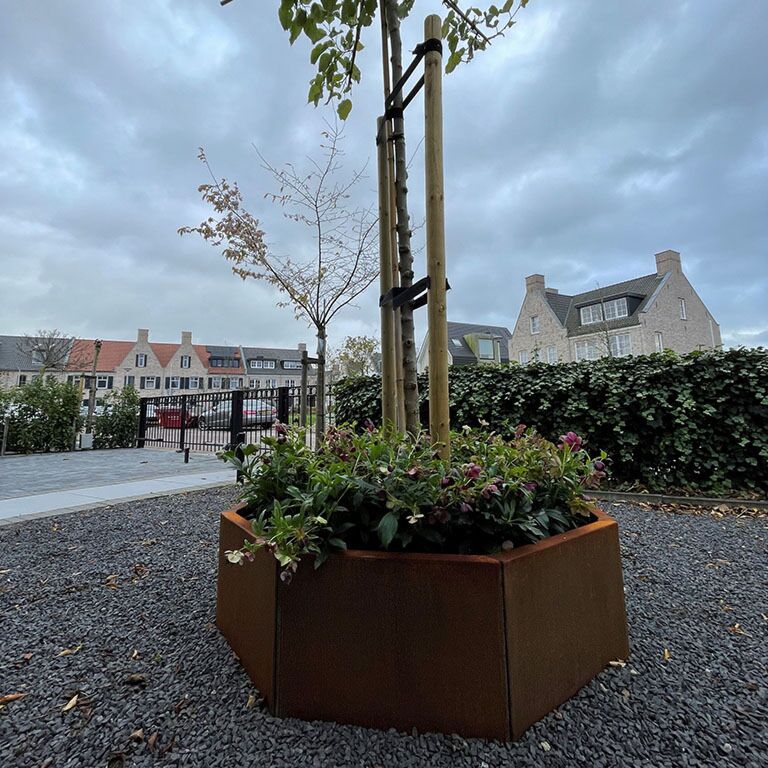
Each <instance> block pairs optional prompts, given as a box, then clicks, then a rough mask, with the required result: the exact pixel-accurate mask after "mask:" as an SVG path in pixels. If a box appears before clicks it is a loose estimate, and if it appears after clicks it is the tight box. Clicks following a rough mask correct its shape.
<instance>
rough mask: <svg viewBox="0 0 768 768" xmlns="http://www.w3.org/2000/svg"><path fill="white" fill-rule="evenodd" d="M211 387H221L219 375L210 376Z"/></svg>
mask: <svg viewBox="0 0 768 768" xmlns="http://www.w3.org/2000/svg"><path fill="white" fill-rule="evenodd" d="M211 389H221V376H211Z"/></svg>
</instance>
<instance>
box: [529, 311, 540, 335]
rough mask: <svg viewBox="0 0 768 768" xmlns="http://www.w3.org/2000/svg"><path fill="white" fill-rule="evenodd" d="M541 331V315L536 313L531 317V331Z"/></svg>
mask: <svg viewBox="0 0 768 768" xmlns="http://www.w3.org/2000/svg"><path fill="white" fill-rule="evenodd" d="M540 331H541V323H540V322H539V316H538V315H534V316H533V317H532V318H531V333H539V332H540Z"/></svg>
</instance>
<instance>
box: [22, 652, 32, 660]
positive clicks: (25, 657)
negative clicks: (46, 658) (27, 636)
mask: <svg viewBox="0 0 768 768" xmlns="http://www.w3.org/2000/svg"><path fill="white" fill-rule="evenodd" d="M34 655H35V654H34V653H22V654H21V658H22V659H24V661H29V660H30V659H31V658H32V657H33V656H34Z"/></svg>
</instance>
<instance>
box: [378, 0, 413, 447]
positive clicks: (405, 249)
mask: <svg viewBox="0 0 768 768" xmlns="http://www.w3.org/2000/svg"><path fill="white" fill-rule="evenodd" d="M386 9H387V29H388V31H389V44H390V51H391V59H390V60H391V62H392V84H393V87H394V85H395V84H396V83H397V81H398V80H399V79H400V78H401V77H402V74H403V43H402V40H401V38H400V17H399V16H398V15H397V3H396V2H395V0H386ZM394 106H395V107H401V108H402V106H403V94H402V91H401V92H400V93H398V94H397V96H395V98H394ZM393 124H394V125H393V127H394V136H395V207H396V209H397V252H398V255H399V265H400V285H401V286H402V287H403V288H409V287H410V286H411V285H413V254H412V252H411V222H410V216H409V215H408V168H407V166H408V158H407V156H406V151H405V122H404V120H403V118H402V116H400V117H395V118H394V120H393ZM400 326H401V329H402V340H403V343H402V347H403V380H404V381H403V390H404V393H403V394H404V400H405V429H406V431H408V432H410V433H411V434H413V435H415V434H416V433H417V432H418V431H419V429H420V428H421V424H420V422H419V388H418V383H417V380H416V342H415V334H414V327H413V310H412V309H411V308H410V307H409V306H408V305H407V304H404V305H403V306H402V307H401V308H400Z"/></svg>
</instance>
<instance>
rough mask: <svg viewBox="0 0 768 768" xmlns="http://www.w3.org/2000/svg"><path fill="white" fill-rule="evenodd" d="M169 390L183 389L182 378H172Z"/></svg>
mask: <svg viewBox="0 0 768 768" xmlns="http://www.w3.org/2000/svg"><path fill="white" fill-rule="evenodd" d="M168 384H169V386H168V389H181V376H171V380H170V381H169V382H168Z"/></svg>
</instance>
